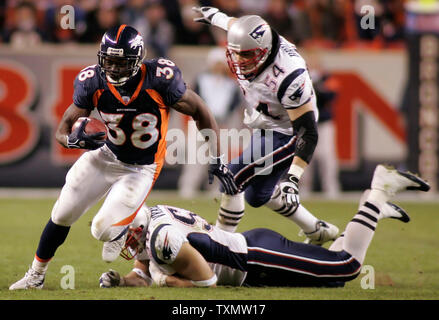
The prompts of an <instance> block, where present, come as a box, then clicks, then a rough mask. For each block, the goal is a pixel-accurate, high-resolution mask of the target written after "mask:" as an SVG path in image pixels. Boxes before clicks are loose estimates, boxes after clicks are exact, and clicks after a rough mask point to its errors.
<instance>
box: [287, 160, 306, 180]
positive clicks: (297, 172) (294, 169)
mask: <svg viewBox="0 0 439 320" xmlns="http://www.w3.org/2000/svg"><path fill="white" fill-rule="evenodd" d="M304 171H305V169H303V168H302V167H299V166H298V165H296V164H292V165H291V167H290V170H288V173H289V174H292V175H293V176H295V177H297V179H300V177H301V176H302V174H303V172H304Z"/></svg>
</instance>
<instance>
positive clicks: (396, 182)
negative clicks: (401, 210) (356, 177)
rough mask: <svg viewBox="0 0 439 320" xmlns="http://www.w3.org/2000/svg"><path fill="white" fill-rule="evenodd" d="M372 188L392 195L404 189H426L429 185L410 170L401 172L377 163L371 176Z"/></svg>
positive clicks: (428, 188)
mask: <svg viewBox="0 0 439 320" xmlns="http://www.w3.org/2000/svg"><path fill="white" fill-rule="evenodd" d="M371 188H372V189H377V190H382V191H384V192H385V193H387V195H388V196H390V197H392V196H394V195H395V194H396V193H398V192H400V191H404V190H418V191H428V190H430V186H429V185H428V183H427V182H425V181H424V180H422V179H421V178H420V177H418V176H416V175H415V174H413V173H410V172H402V171H399V170H396V169H395V168H393V167H388V166H384V165H381V164H380V165H378V166H377V167H376V169H375V172H374V174H373V178H372V184H371Z"/></svg>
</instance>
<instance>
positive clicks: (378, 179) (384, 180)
mask: <svg viewBox="0 0 439 320" xmlns="http://www.w3.org/2000/svg"><path fill="white" fill-rule="evenodd" d="M429 189H430V186H429V185H428V184H427V183H426V182H425V181H424V180H422V179H421V178H419V177H417V176H416V175H414V174H412V173H409V172H402V171H398V170H396V169H394V168H391V167H386V166H383V165H378V166H377V167H376V169H375V172H374V175H373V179H372V183H371V191H370V192H369V193H368V194H367V195H366V199H365V201H364V203H362V204H361V205H360V208H359V211H358V213H357V214H356V215H355V216H354V218H353V219H352V220H351V221H350V222H349V223H348V225H347V226H346V230H345V232H344V239H343V243H342V247H343V249H344V250H345V251H346V252H349V253H350V254H351V255H352V256H354V258H355V259H357V260H358V261H359V262H360V263H361V264H362V263H363V261H364V258H365V256H366V251H367V249H368V247H369V245H370V242H371V241H372V238H373V235H374V233H375V228H376V226H377V224H378V221H379V220H380V219H382V218H386V217H389V218H390V217H392V216H395V215H396V213H395V212H391V211H390V209H387V208H386V207H388V200H389V199H390V198H391V197H393V196H394V195H395V194H396V193H398V192H401V191H404V190H419V191H428V190H429ZM395 211H399V210H395ZM399 213H400V212H399ZM400 220H401V219H400ZM330 250H334V247H331V248H330Z"/></svg>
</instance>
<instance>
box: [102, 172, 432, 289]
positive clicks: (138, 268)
mask: <svg viewBox="0 0 439 320" xmlns="http://www.w3.org/2000/svg"><path fill="white" fill-rule="evenodd" d="M429 189H430V186H429V185H428V184H427V183H426V182H425V181H424V180H422V179H421V178H419V177H417V176H416V175H414V174H411V173H409V172H401V171H397V170H395V169H394V168H390V167H386V166H383V165H378V166H377V167H376V169H375V172H374V175H373V179H372V183H371V189H369V190H366V191H365V192H364V193H363V195H362V197H361V199H360V201H359V207H358V211H357V213H356V214H355V215H354V217H353V218H352V219H351V220H350V221H349V223H348V224H347V225H346V229H345V231H344V233H343V234H342V236H340V237H339V238H337V240H335V242H334V243H332V245H331V246H330V247H329V248H328V249H326V248H323V247H320V246H316V245H312V244H306V243H298V242H294V241H290V240H288V239H286V238H285V237H283V236H282V235H280V234H279V233H277V232H275V231H272V230H270V229H266V228H257V229H252V230H248V231H245V232H243V233H231V232H226V231H223V230H221V229H219V228H217V227H216V226H212V225H210V224H208V223H207V222H206V221H205V220H204V219H203V218H201V217H200V216H198V215H196V214H195V213H193V212H190V211H188V210H185V209H180V208H176V207H171V206H166V205H158V206H154V207H151V208H149V210H147V208H146V207H144V208H142V211H141V212H139V214H138V215H137V217H136V219H135V220H134V221H133V224H132V226H131V228H130V230H129V231H128V232H129V234H130V236H129V237H128V238H127V241H126V247H125V248H124V250H123V251H122V256H123V257H125V258H126V259H130V258H132V257H135V258H136V260H135V262H134V269H133V270H132V271H131V272H129V273H128V274H127V275H126V276H124V277H121V276H120V275H119V273H118V272H116V271H114V270H110V271H108V272H105V273H103V274H102V275H101V277H100V279H99V282H100V286H101V287H104V288H108V287H114V286H148V285H151V284H152V283H155V284H156V285H158V286H175V287H196V286H197V287H210V286H215V285H229V286H242V285H244V286H281V287H283V286H300V287H308V286H316V287H320V286H343V285H344V283H345V282H347V281H350V280H353V279H355V278H356V277H357V276H358V275H359V273H360V271H361V266H362V264H363V263H364V260H365V257H366V252H367V249H368V247H369V245H370V243H371V241H372V239H373V236H374V234H375V229H376V227H377V225H378V224H379V221H380V220H382V219H385V218H393V219H398V220H401V221H403V222H408V221H409V217H408V215H407V213H406V212H405V211H404V210H403V209H402V208H400V207H398V206H397V205H395V204H391V205H389V204H390V202H388V201H389V200H390V198H391V197H393V196H394V195H395V194H396V193H398V192H401V191H405V190H419V191H424V192H426V191H428V190H429ZM125 249H127V250H125Z"/></svg>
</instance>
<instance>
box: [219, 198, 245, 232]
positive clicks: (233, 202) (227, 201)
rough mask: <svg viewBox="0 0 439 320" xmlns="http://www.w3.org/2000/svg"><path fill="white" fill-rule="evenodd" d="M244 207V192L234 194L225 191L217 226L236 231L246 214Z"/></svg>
mask: <svg viewBox="0 0 439 320" xmlns="http://www.w3.org/2000/svg"><path fill="white" fill-rule="evenodd" d="M244 209H245V200H244V192H241V193H238V194H236V195H234V196H231V195H227V194H224V193H223V194H222V195H221V204H220V208H219V210H218V219H217V220H216V224H215V226H217V227H218V228H220V229H222V230H224V231H228V232H235V231H236V228H238V224H239V222H240V221H241V219H242V217H243V216H244Z"/></svg>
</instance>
